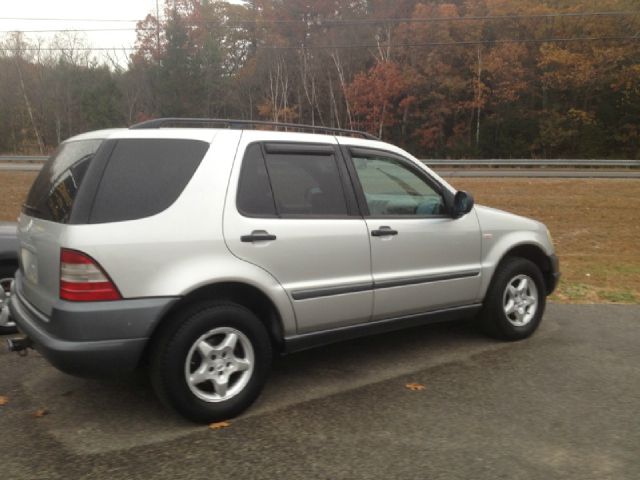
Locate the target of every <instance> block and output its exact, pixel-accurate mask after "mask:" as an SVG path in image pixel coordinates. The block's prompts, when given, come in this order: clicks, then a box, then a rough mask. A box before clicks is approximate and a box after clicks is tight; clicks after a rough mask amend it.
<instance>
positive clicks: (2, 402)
mask: <svg viewBox="0 0 640 480" xmlns="http://www.w3.org/2000/svg"><path fill="white" fill-rule="evenodd" d="M7 403H9V397H5V396H4V395H0V407H1V406H3V405H6V404H7Z"/></svg>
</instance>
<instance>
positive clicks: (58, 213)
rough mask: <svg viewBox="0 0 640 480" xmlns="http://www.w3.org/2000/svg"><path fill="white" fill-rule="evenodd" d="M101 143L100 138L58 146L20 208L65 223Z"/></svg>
mask: <svg viewBox="0 0 640 480" xmlns="http://www.w3.org/2000/svg"><path fill="white" fill-rule="evenodd" d="M101 144H102V140H79V141H75V142H66V143H63V144H62V145H60V147H59V148H58V150H57V151H56V152H55V153H54V154H53V155H52V156H51V158H49V160H48V161H47V163H45V165H44V166H43V167H42V170H40V173H39V174H38V177H37V178H36V180H35V181H34V182H33V185H32V186H31V190H30V191H29V195H28V196H27V201H26V203H25V204H24V207H23V209H22V211H23V212H24V213H25V214H27V215H31V216H33V217H37V218H42V219H44V220H49V221H53V222H58V223H68V222H69V217H70V216H71V210H72V208H73V204H74V202H75V199H76V196H77V194H78V190H79V189H80V185H81V184H82V181H83V179H84V177H85V173H86V172H87V169H88V168H89V165H90V164H91V161H92V160H93V158H94V156H95V154H96V151H97V150H98V148H99V147H100V145H101Z"/></svg>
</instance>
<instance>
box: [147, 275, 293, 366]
mask: <svg viewBox="0 0 640 480" xmlns="http://www.w3.org/2000/svg"><path fill="white" fill-rule="evenodd" d="M216 300H218V301H228V302H233V303H237V304H238V305H241V306H243V307H246V308H248V309H249V310H250V311H251V312H252V313H254V314H255V315H256V317H258V318H259V319H260V321H261V322H262V323H263V324H264V326H265V327H266V329H267V332H268V333H269V338H270V339H271V343H272V345H273V350H274V351H276V352H282V351H283V350H284V331H285V330H284V325H283V321H282V317H281V315H280V312H279V311H278V308H277V307H276V305H275V303H274V302H273V301H272V300H271V299H270V298H269V296H268V295H267V294H266V293H264V292H263V291H262V290H260V289H259V288H257V287H255V286H253V285H250V284H248V283H243V282H239V281H224V282H218V283H211V284H208V285H203V286H201V287H199V288H197V289H195V290H193V291H191V292H189V293H188V294H187V295H185V296H183V297H181V298H180V299H179V300H178V301H176V302H175V303H173V304H172V305H171V307H169V309H167V311H166V312H164V314H163V315H162V317H161V318H160V320H159V321H158V323H157V324H156V325H155V327H154V329H153V331H152V333H151V336H150V338H149V341H148V342H147V345H146V347H145V351H144V353H143V355H142V357H141V362H140V363H146V362H147V360H148V358H149V353H150V351H151V348H152V346H153V345H154V342H155V340H156V339H157V338H158V337H160V336H161V335H162V332H163V331H164V329H165V328H167V327H168V326H169V325H171V324H172V322H173V321H174V320H173V319H174V318H175V313H176V312H178V311H179V310H182V309H185V308H188V307H189V306H191V305H194V304H197V303H199V302H205V301H216Z"/></svg>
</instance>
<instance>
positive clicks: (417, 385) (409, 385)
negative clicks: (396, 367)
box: [405, 383, 427, 392]
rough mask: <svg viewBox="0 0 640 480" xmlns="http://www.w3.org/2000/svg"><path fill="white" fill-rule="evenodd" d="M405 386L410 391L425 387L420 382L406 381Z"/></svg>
mask: <svg viewBox="0 0 640 480" xmlns="http://www.w3.org/2000/svg"><path fill="white" fill-rule="evenodd" d="M405 387H406V388H408V389H409V390H411V391H412V392H417V391H419V390H424V389H425V388H427V387H425V386H424V385H422V384H421V383H407V384H406V385H405Z"/></svg>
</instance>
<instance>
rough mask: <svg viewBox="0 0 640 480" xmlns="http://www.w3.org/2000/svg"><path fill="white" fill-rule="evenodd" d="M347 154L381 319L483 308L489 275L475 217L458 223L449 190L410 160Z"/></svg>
mask: <svg viewBox="0 0 640 480" xmlns="http://www.w3.org/2000/svg"><path fill="white" fill-rule="evenodd" d="M346 150H348V151H349V155H350V162H351V164H350V170H351V173H352V176H354V177H355V178H356V179H357V181H356V182H355V183H356V184H359V186H360V189H359V192H358V193H359V196H360V202H361V204H362V205H361V208H362V209H363V210H364V212H363V213H364V214H365V220H366V223H367V227H368V230H369V240H370V243H371V261H372V273H373V281H374V313H373V320H380V319H384V318H391V317H399V316H405V315H411V314H416V313H421V312H428V311H433V310H438V309H441V308H448V307H454V306H463V305H469V304H472V303H475V302H476V301H477V297H478V292H479V288H480V274H481V269H480V260H481V250H480V249H481V238H480V228H479V223H478V219H477V217H476V214H475V212H474V211H471V212H470V213H469V214H467V215H464V216H463V217H461V218H457V219H454V218H452V217H451V215H449V213H448V211H447V210H448V208H447V206H446V203H447V202H446V201H445V197H444V195H445V190H444V189H445V187H444V186H443V185H440V184H439V183H438V182H437V181H436V180H435V179H432V178H431V177H430V176H429V175H428V173H427V172H426V171H424V170H423V169H421V168H419V167H418V166H416V165H415V164H413V163H412V162H411V161H410V160H407V159H405V158H403V157H401V156H399V155H397V154H394V153H391V152H385V151H380V150H369V149H361V148H348V149H346Z"/></svg>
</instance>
